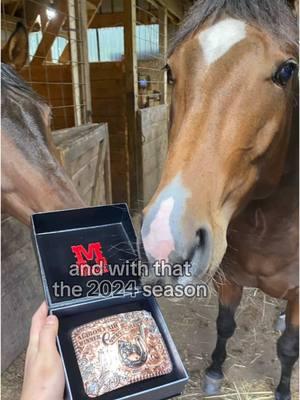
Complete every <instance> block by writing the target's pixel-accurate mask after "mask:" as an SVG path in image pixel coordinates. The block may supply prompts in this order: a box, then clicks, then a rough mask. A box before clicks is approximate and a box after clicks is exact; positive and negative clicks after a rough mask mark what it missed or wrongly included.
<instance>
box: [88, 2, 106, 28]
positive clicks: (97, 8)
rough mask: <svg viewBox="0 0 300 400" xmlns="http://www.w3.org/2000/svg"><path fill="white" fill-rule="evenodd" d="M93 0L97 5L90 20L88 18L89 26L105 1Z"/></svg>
mask: <svg viewBox="0 0 300 400" xmlns="http://www.w3.org/2000/svg"><path fill="white" fill-rule="evenodd" d="M91 1H92V3H93V4H94V6H95V10H94V12H93V14H92V15H91V17H90V18H89V20H88V27H89V26H90V24H91V23H92V21H93V19H94V17H95V15H97V14H98V12H99V10H100V7H101V6H102V3H103V0H91Z"/></svg>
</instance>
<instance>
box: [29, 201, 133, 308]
mask: <svg viewBox="0 0 300 400" xmlns="http://www.w3.org/2000/svg"><path fill="white" fill-rule="evenodd" d="M32 233H33V243H34V246H35V249H36V253H37V258H38V262H39V265H40V269H41V275H42V282H43V286H44V291H45V295H46V299H47V302H48V305H49V307H50V308H53V307H55V306H58V305H60V306H61V305H62V304H64V303H66V305H67V304H70V303H72V304H74V303H79V302H83V301H90V300H91V299H92V300H93V299H95V295H96V294H97V295H99V296H103V295H105V296H107V295H109V294H111V293H108V292H109V291H110V290H111V289H112V286H113V284H114V286H113V287H114V288H115V284H116V281H118V282H119V283H121V284H120V285H119V286H118V288H119V294H121V292H122V288H123V287H124V286H125V285H126V284H128V282H134V283H135V284H136V286H137V287H139V277H137V276H136V271H137V269H134V268H132V266H131V263H132V262H133V261H135V260H137V247H136V234H135V231H134V228H133V225H132V221H131V218H130V214H129V210H128V207H127V205H126V204H116V205H110V206H100V207H88V208H81V209H72V210H63V211H54V212H46V213H38V214H34V215H33V216H32ZM114 272H115V274H114ZM91 281H93V283H92V282H91ZM103 281H105V282H106V284H105V285H103ZM97 283H101V284H100V285H99V284H97ZM124 284H125V285H124ZM91 296H93V297H91Z"/></svg>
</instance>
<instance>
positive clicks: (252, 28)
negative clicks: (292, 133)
mask: <svg viewBox="0 0 300 400" xmlns="http://www.w3.org/2000/svg"><path fill="white" fill-rule="evenodd" d="M221 3H222V6H221V7H220V4H221ZM224 4H225V5H224ZM296 38H297V22H296V18H295V16H294V14H293V12H292V10H290V9H289V8H288V7H287V6H286V4H285V2H284V1H280V0H277V1H270V0H264V1H258V0H257V1H255V0H251V1H248V0H243V1H239V2H236V1H227V2H220V1H218V0H201V1H198V2H197V3H196V4H195V6H194V7H193V8H192V10H191V12H190V14H189V16H188V18H187V19H186V21H185V22H184V24H183V26H182V27H181V30H180V31H179V33H178V35H177V38H175V45H174V48H173V49H172V50H171V53H170V57H169V60H168V65H167V69H168V73H169V80H170V82H171V83H172V84H173V97H172V107H171V130H170V147H169V153H168V158H167V161H166V164H165V168H164V171H163V175H162V179H161V182H160V184H159V187H158V189H157V191H156V193H155V194H154V196H153V198H152V200H151V201H150V203H149V205H148V206H147V207H146V209H145V210H144V221H143V227H142V239H143V243H144V247H145V251H146V254H147V257H148V258H149V261H151V262H153V261H154V260H157V259H158V260H162V259H164V260H166V261H168V262H170V263H171V264H174V263H181V262H183V261H185V260H189V261H190V262H191V264H192V273H193V276H202V275H203V274H205V273H206V272H208V271H209V272H210V273H213V272H214V271H215V269H216V268H217V267H218V266H219V264H220V262H221V260H222V258H223V256H224V253H225V251H226V248H227V241H226V235H227V228H228V225H229V223H230V221H231V220H232V218H233V216H234V215H236V214H237V213H238V212H239V211H240V210H241V208H242V207H243V206H245V204H246V203H247V202H248V201H249V200H250V199H253V198H263V197H266V196H268V194H270V193H271V191H272V190H273V189H274V188H275V187H276V185H277V184H278V182H279V180H280V178H281V176H282V173H283V169H284V163H285V159H286V153H287V147H288V142H289V132H288V130H289V129H288V125H289V121H290V114H291V112H289V111H290V108H291V104H292V101H293V83H292V81H293V79H292V78H293V75H294V72H295V70H296V68H297V61H296V54H297V52H296V44H295V43H296Z"/></svg>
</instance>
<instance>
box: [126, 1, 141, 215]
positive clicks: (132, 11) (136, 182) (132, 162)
mask: <svg viewBox="0 0 300 400" xmlns="http://www.w3.org/2000/svg"><path fill="white" fill-rule="evenodd" d="M124 14H125V21H124V22H125V24H124V28H125V29H124V30H125V60H124V62H125V82H126V115H127V133H128V146H129V189H130V193H129V200H130V206H131V207H132V208H134V209H138V206H139V204H138V199H141V195H142V188H143V182H142V178H143V171H142V141H141V138H140V137H139V134H138V129H137V110H138V83H137V81H138V78H137V56H136V0H126V1H125V2H124Z"/></svg>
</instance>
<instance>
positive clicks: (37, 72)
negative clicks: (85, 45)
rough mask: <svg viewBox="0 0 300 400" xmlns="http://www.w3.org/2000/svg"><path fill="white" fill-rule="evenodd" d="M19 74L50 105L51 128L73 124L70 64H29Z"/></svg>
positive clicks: (66, 126) (60, 127)
mask: <svg viewBox="0 0 300 400" xmlns="http://www.w3.org/2000/svg"><path fill="white" fill-rule="evenodd" d="M21 75H22V77H23V78H24V79H25V80H26V81H27V82H30V84H31V86H32V88H33V90H35V91H36V92H37V93H38V94H39V95H41V96H42V97H43V98H44V99H45V101H46V102H47V103H48V104H49V106H50V107H51V110H52V121H51V128H52V130H55V129H63V128H69V127H72V126H74V124H75V121H74V102H73V89H72V73H71V66H70V65H67V64H49V65H47V64H43V65H36V66H33V65H31V66H30V67H24V68H23V69H22V71H21ZM45 82H47V84H45ZM46 99H47V100H46Z"/></svg>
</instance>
